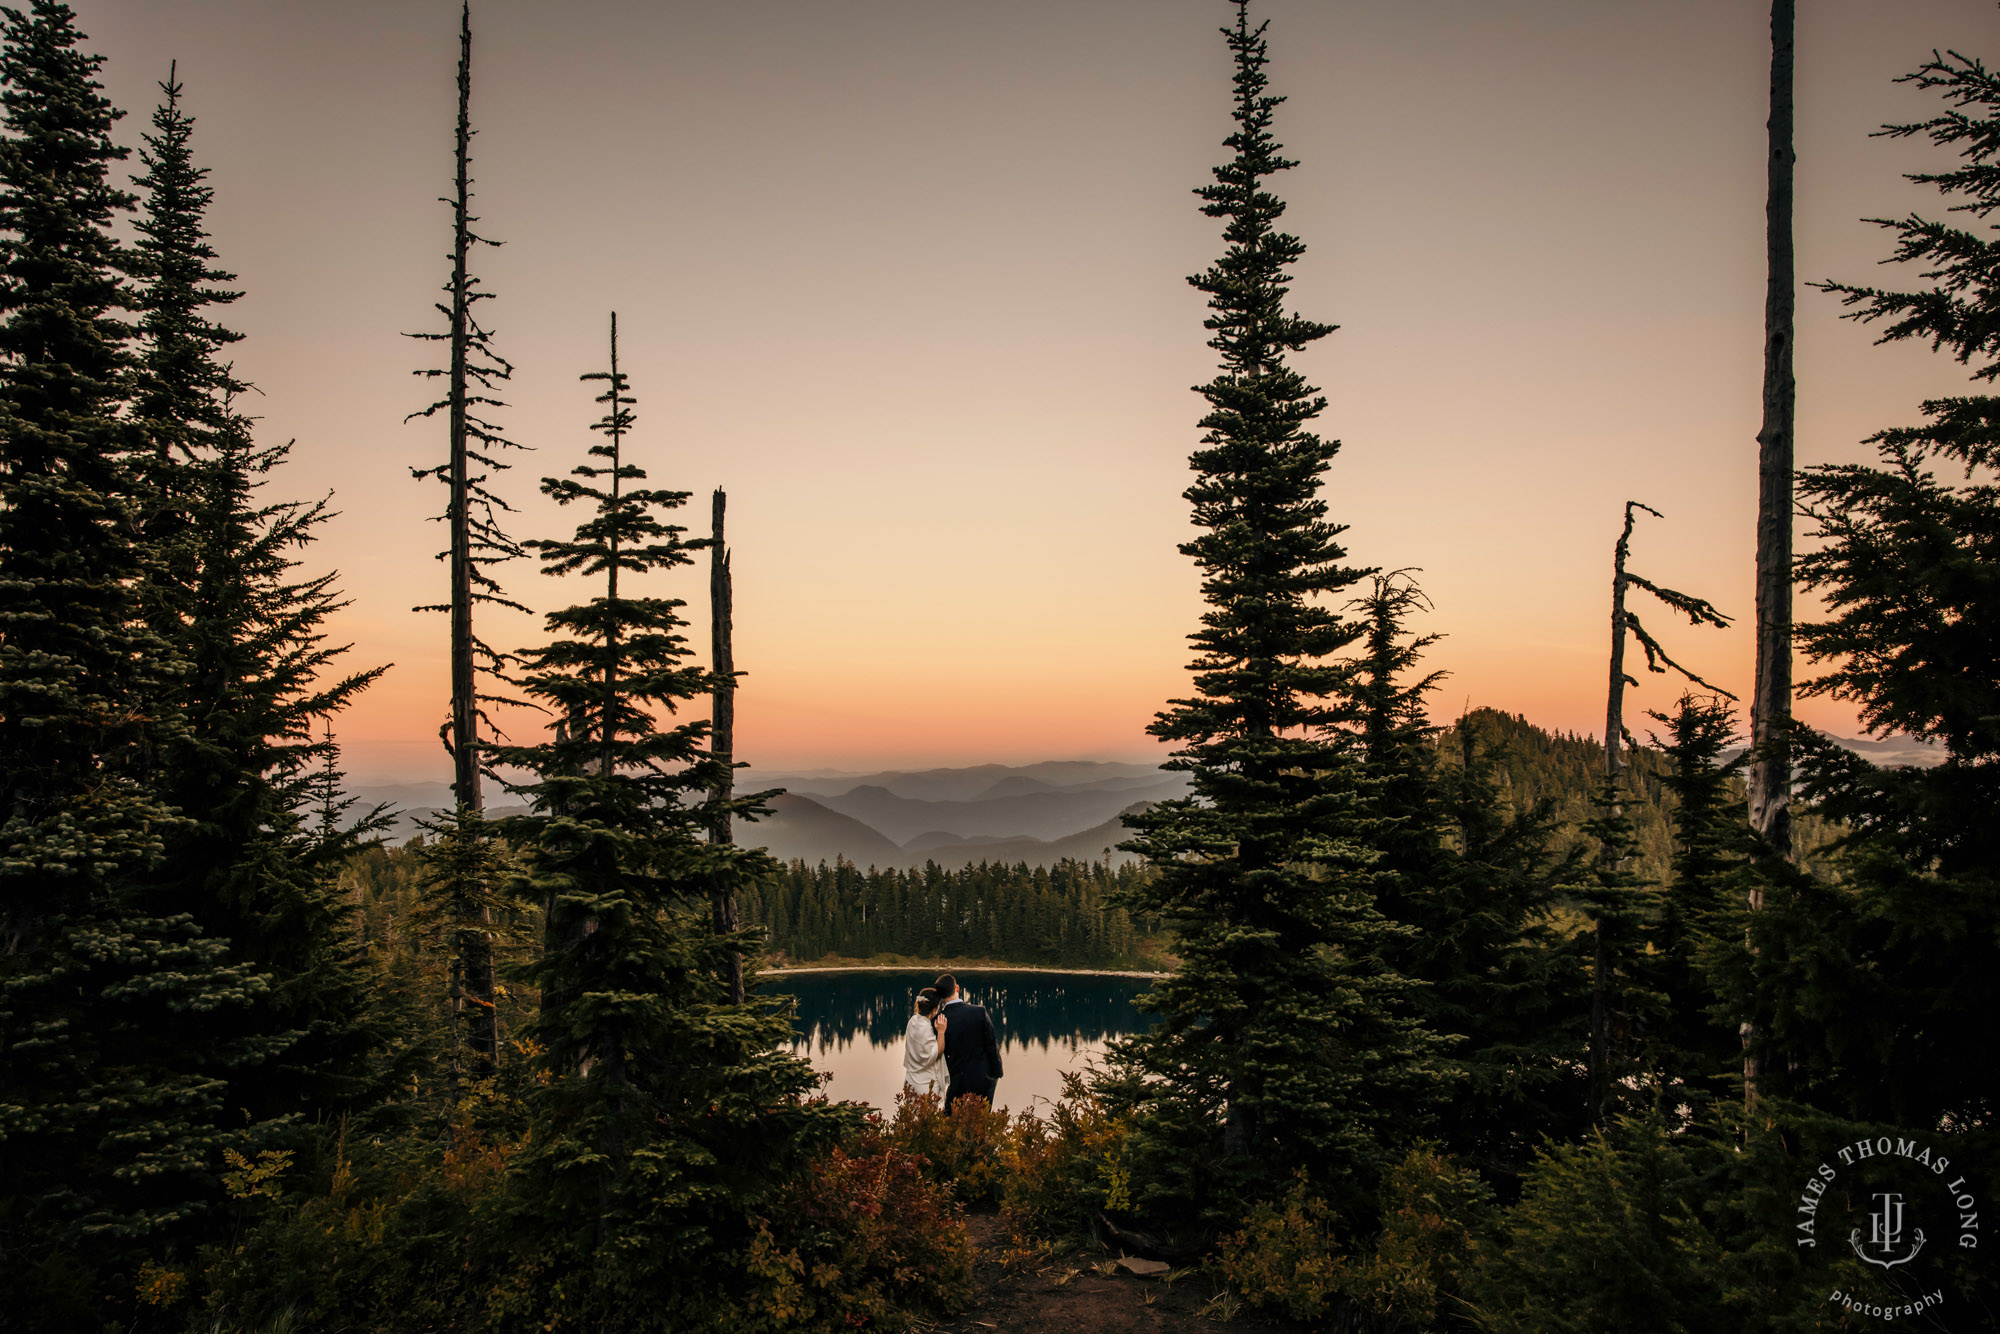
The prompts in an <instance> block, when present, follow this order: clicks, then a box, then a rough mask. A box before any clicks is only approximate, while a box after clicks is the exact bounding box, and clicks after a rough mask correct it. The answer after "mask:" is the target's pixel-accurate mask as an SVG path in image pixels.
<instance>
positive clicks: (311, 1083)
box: [133, 75, 384, 1116]
mask: <svg viewBox="0 0 2000 1334" xmlns="http://www.w3.org/2000/svg"><path fill="white" fill-rule="evenodd" d="M160 88H161V92H162V94H163V101H162V102H161V104H160V106H159V108H158V109H157V110H156V111H155V113H154V116H153V133H151V134H149V135H147V136H146V138H145V144H146V147H145V149H144V150H143V151H142V153H141V159H142V161H143V162H144V164H145V167H146V172H145V174H144V175H142V176H141V177H140V178H139V181H138V184H139V187H140V191H141V203H142V208H141V213H140V219H139V223H138V231H139V233H140V236H141V238H142V239H141V242H140V247H139V249H140V256H141V259H142V265H141V267H142V273H143V276H142V280H141V282H140V284H139V286H138V289H137V291H136V293H135V297H134V304H135V306H136V308H137V309H138V310H139V311H140V321H139V338H138V348H137V353H138V355H137V359H136V360H137V365H136V366H135V368H134V376H133V384H134V398H133V409H134V414H135V416H136V417H137V418H138V421H139V424H140V426H141V429H142V430H143V431H144V432H145V434H146V437H147V443H148V446H149V448H148V450H147V452H146V453H145V454H144V455H143V456H142V457H143V458H144V460H145V462H146V463H147V464H148V466H149V472H150V476H151V478H152V481H153V486H152V489H151V495H150V500H151V503H152V507H153V508H152V517H153V523H152V525H151V530H150V533H149V536H150V537H151V539H152V540H153V542H154V544H155V546H154V554H155V557H156V560H155V565H154V569H155V571H156V575H155V578H154V579H152V580H151V581H149V587H150V588H151V589H152V591H153V594H154V595H153V596H152V598H151V599H150V600H149V602H150V606H149V610H150V612H151V620H152V622H153V626H154V628H155V630H156V632H157V633H159V634H160V635H161V636H162V638H164V639H166V640H167V641H168V643H169V645H170V647H171V649H172V654H173V661H174V663H175V668H176V670H175V672H174V675H173V677H172V678H171V680H170V681H169V682H168V683H167V684H166V688H165V692H164V702H165V703H166V704H167V705H168V707H169V709H170V710H171V716H172V717H173V718H174V720H175V723H176V726H175V727H174V729H173V731H172V735H171V737H170V739H169V740H168V741H167V743H166V745H165V748H164V750H163V760H162V763H161V765H160V772H161V774H162V775H163V777H162V779H161V791H162V794H163V795H164V796H165V797H166V798H167V800H168V801H169V802H170V803H171V804H172V805H173V806H174V808H175V810H176V812H177V814H178V815H179V816H180V817H181V819H179V820H178V821H176V822H175V824H174V825H173V826H172V827H171V828H170V829H169V830H168V831H167V832H166V835H165V840H166V848H165V853H166V855H165V857H164V858H163V860H162V863H161V867H160V870H159V872H158V873H157V876H156V878H155V883H154V885H153V887H152V890H151V893H152V894H153V895H154V896H155V897H156V901H157V904H158V906H159V907H160V909H161V910H172V911H177V912H185V913H187V914H188V915H189V916H190V917H191V918H192V919H193V920H194V921H196V922H197V923H199V924H200V926H201V928H202V930H203V931H204V933H205V934H207V935H208V936H209V937H211V938H213V939H216V940H223V941H228V942H229V944H230V948H231V954H232V956H233V957H234V958H236V959H238V960H240V961H242V962H244V963H245V964H248V965H250V966H252V967H255V968H257V969H258V970H260V971H263V972H266V973H267V974H268V975H269V976H270V978H271V980H272V983H273V987H274V990H273V992H272V994H271V995H270V996H269V997H268V998H267V999H266V1001H265V1003H264V1004H262V1005H260V1006H258V1007H257V1009H256V1011H255V1013H254V1014H253V1015H246V1016H245V1021H246V1024H247V1025H248V1027H247V1028H246V1030H245V1033H244V1036H245V1037H246V1039H247V1038H251V1037H256V1038H258V1039H259V1040H265V1041H271V1042H279V1041H282V1042H284V1043H285V1044H286V1045H285V1049H284V1054H283V1056H282V1057H281V1058H279V1059H278V1060H277V1062H276V1063H275V1064H273V1065H263V1066H255V1067H250V1066H246V1067H243V1068H241V1069H239V1070H237V1071H236V1072H235V1073H234V1074H233V1075H232V1076H231V1079H230V1103H231V1105H232V1106H234V1107H238V1108H241V1109H244V1110H248V1111H252V1112H253V1113H262V1114H268V1115H272V1116H281V1115H288V1114H305V1113H315V1112H323V1111H325V1110H327V1109H328V1108H329V1107H331V1106H333V1105H336V1104H337V1103H338V1102H339V1100H340V1099H341V1098H343V1097H345V1096H348V1095H350V1094H351V1093H352V1092H353V1086H352V1084H351V1081H352V1079H353V1078H354V1077H355V1076H356V1074H357V1073H358V1068H359V1063H360V1059H361V1057H362V1055H363V1054H364V1052H365V1051H366V1049H367V1047H368V1045H369V1043H370V1038H369V1035H368V1031H367V1028H366V1026H365V1021H364V1018H363V1016H364V1015H365V1014H366V1011H367V1008H368V1007H367V1004H366V996H365V983H364V981H363V979H362V978H361V976H360V975H359V973H358V972H357V970H356V969H355V967H354V965H353V961H352V959H351V958H350V954H351V951H350V949H349V946H348V945H347V943H346V935H347V931H346V922H345V920H344V917H343V912H342V909H341V907H340V905H339V904H338V902H337V901H336V899H335V896H334V893H333V889H332V886H331V883H330V881H331V878H332V874H333V871H334V868H335V866H336V865H337V861H338V859H339V858H340V857H341V856H343V855H345V854H346V853H347V852H349V851H351V850H352V849H353V848H354V846H355V845H356V835H355V834H354V833H353V831H348V833H347V834H346V836H344V837H343V836H336V837H332V838H331V839H329V838H325V837H322V836H321V835H320V834H317V833H315V832H314V831H313V830H312V829H311V828H309V827H308V825H307V816H308V812H307V809H306V808H307V806H308V804H309V802H310V801H311V784H312V781H313V770H314V767H315V766H316V765H318V764H319V763H321V761H322V760H323V759H330V758H331V755H332V749H331V748H332V743H331V741H330V740H324V739H321V738H318V737H315V736H314V734H313V729H314V726H315V724H316V723H322V724H323V723H324V721H325V720H326V719H328V718H330V717H331V716H332V715H333V714H335V713H337V712H339V711H340V710H341V709H343V708H345V707H346V706H347V705H348V704H349V703H350V702H351V701H352V700H353V699H354V697H355V696H356V695H358V694H359V693H360V692H361V691H363V690H365V689H366V688H367V687H368V686H369V685H370V684H372V683H373V682H374V681H375V680H376V678H377V677H379V676H380V675H381V674H382V671H383V670H384V669H382V668H375V669H372V670H368V671H361V672H352V673H342V672H340V671H339V664H340V659H341V657H342V656H343V655H344V654H345V653H346V651H347V650H346V648H345V647H344V646H338V645H332V644H329V643H328V642H327V622H328V620H329V618H330V617H332V616H333V614H334V613H335V612H337V611H338V610H339V609H340V608H341V607H342V606H343V605H345V604H344V603H342V602H341V601H340V599H339V595H338V593H337V592H336V591H335V589H334V586H333V585H334V579H335V577H336V576H335V575H333V574H323V575H318V576H311V577H305V576H301V575H299V573H298V565H299V558H298V555H297V553H298V552H300V551H301V550H303V549H304V548H305V547H307V546H308V545H310V544H311V543H312V542H313V541H314V540H315V538H316V537H317V535H318V530H319V528H320V527H321V526H322V525H323V524H324V523H325V522H326V520H327V519H328V518H329V517H331V516H330V514H329V513H328V511H327V509H326V506H325V504H324V503H318V504H300V503H296V502H269V501H265V500H263V499H261V498H260V497H259V496H258V494H257V493H258V492H259V491H260V490H261V489H262V488H263V487H264V486H266V485H267V484H268V483H269V482H270V481H271V480H272V478H273V477H274V476H275V475H276V474H277V472H278V470H279V469H280V468H281V467H282V465H283V464H284V462H285V460H286V457H287V455H288V453H289V450H290V446H289V445H282V446H276V447H260V446H258V445H256V444H255V443H254V441H253V439H252V435H251V423H250V422H249V421H248V420H247V419H246V418H244V417H243V416H242V415H241V414H240V413H238V412H237V411H235V409H234V405H233V401H234V399H235V397H236V396H237V395H239V394H241V393H242V392H243V391H244V389H245V388H246V386H244V385H243V384H242V383H241V382H240V381H239V380H237V378H236V377H235V376H234V375H233V374H232V372H231V370H230V368H229V367H228V366H227V365H225V364H223V363H222V362H221V361H220V360H219V358H220V355H221V353H222V352H223V351H224V350H225V349H226V348H228V347H229V346H230V345H231V344H233V343H235V342H236V341H237V340H238V338H239V337H240V335H238V334H236V333H235V332H234V331H233V330H230V329H227V328H225V327H223V326H222V325H221V324H220V323H218V322H217V321H216V320H215V319H214V318H213V316H212V314H211V308H212V307H215V306H223V305H227V304H228V303H230V302H233V301H235V300H236V298H237V296H238V293H236V292H234V291H232V290H228V289H227V288H224V287H221V286H219V284H222V283H226V282H228V281H230V279H231V275H230V274H228V273H226V272H223V271H221V270H220V269H219V268H217V267H216V263H215V261H216V258H217V257H216V254H215V251H214V249H213V247H212V246H211V245H210V244H209V240H208V234H207V231H206V214H207V210H208V206H209V204H210V201H211V200H212V198H213V194H214V192H213V189H212V188H211V187H210V186H209V185H208V183H207V180H206V178H207V175H208V173H207V170H206V169H205V168H201V167H198V166H196V165H195V162H194V157H193V151H192V135H193V128H194V122H193V120H192V118H190V117H189V116H188V115H187V114H186V112H185V111H184V110H183V109H182V106H181V86H180V84H179V83H178V82H177V81H176V80H175V79H174V78H173V77H172V76H171V75H169V77H168V80H167V81H166V82H165V83H163V84H161V85H160ZM162 553H164V554H162ZM364 824H365V822H364Z"/></svg>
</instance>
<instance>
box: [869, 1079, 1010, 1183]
mask: <svg viewBox="0 0 2000 1334" xmlns="http://www.w3.org/2000/svg"><path fill="white" fill-rule="evenodd" d="M1011 1122H1012V1118H1011V1117H1010V1116H1009V1114H1008V1113H1007V1111H1006V1109H1004V1108H996V1107H994V1106H992V1105H991V1104H989V1103H988V1102H987V1101H986V1100H985V1099H984V1098H961V1099H959V1100H958V1102H957V1103H956V1104H955V1105H954V1106H953V1107H952V1109H951V1110H950V1111H949V1112H947V1111H945V1109H944V1104H943V1102H942V1101H941V1100H940V1099H939V1098H938V1096H937V1095H936V1094H934V1093H915V1092H912V1091H911V1090H910V1089H909V1088H907V1087H906V1088H904V1090H903V1091H902V1092H901V1093H900V1094H898V1095H897V1097H896V1112H895V1115H894V1116H893V1117H892V1118H891V1119H890V1121H889V1122H888V1124H887V1125H886V1126H885V1127H884V1128H883V1135H884V1140H885V1142H886V1143H887V1144H890V1145H892V1146H894V1147H895V1148H897V1149H899V1150H901V1151H902V1152H904V1153H907V1154H909V1155H911V1156H912V1157H914V1158H916V1159H918V1160H920V1163H921V1166H922V1171H923V1173H924V1175H925V1177H926V1178H928V1179H929V1180H931V1181H934V1182H937V1183H939V1184H941V1185H945V1186H948V1187H950V1189H951V1191H952V1193H953V1194H954V1195H956V1196H957V1197H958V1200H959V1202H960V1203H962V1204H968V1205H990V1204H998V1203H1000V1196H1001V1192H1002V1189H1003V1186H1004V1182H1005V1179H1006V1173H1007V1170H1008V1169H1007V1163H1006V1155H1007V1152H1008V1147H1009V1144H1010V1141H1011V1140H1012V1139H1013V1136H1014V1133H1015V1132H1014V1126H1013V1125H1012V1124H1011Z"/></svg>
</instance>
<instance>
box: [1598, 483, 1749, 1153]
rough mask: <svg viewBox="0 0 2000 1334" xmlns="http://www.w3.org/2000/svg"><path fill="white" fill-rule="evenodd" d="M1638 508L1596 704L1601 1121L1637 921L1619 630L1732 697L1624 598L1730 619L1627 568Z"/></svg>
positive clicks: (1617, 553)
mask: <svg viewBox="0 0 2000 1334" xmlns="http://www.w3.org/2000/svg"><path fill="white" fill-rule="evenodd" d="M1640 510H1644V511H1645V512H1646V513H1648V514H1650V515H1652V516H1653V517H1654V518H1659V517H1661V515H1660V512H1659V511H1658V510H1656V509H1654V508H1653V507H1652V506H1651V505H1646V504H1642V503H1641V502H1639V501H1636V500H1628V501H1626V502H1625V526H1624V527H1623V528H1622V529H1620V530H1619V533H1618V545H1617V547H1616V548H1615V549H1614V550H1613V552H1612V557H1611V680H1610V689H1609V691H1608V692H1607V694H1606V697H1605V706H1604V790H1603V795H1602V797H1601V799H1600V805H1601V810H1602V815H1601V816H1600V826H1599V830H1598V838H1599V840H1600V842H1599V848H1598V854H1597V882H1598V891H1597V892H1598V900H1597V903H1596V904H1595V907H1594V910H1593V915H1594V917H1595V923H1594V928H1595V929H1594V930H1593V932H1592V943H1591V960H1592V962H1591V983H1590V1048H1589V1054H1588V1061H1589V1066H1590V1089H1589V1093H1588V1095H1587V1096H1588V1099H1589V1113H1590V1119H1591V1121H1592V1122H1593V1123H1601V1122H1602V1121H1603V1120H1604V1119H1605V1117H1606V1116H1607V1115H1608V1114H1609V1111H1610V1108H1611V1092H1612V1084H1613V1082H1614V1081H1613V1078H1612V1070H1611V1067H1612V1061H1611V1054H1612V1053H1611V1017H1612V1016H1611V1006H1612V1002H1613V1000H1614V999H1615V997H1614V996H1613V995H1612V991H1611V979H1612V972H1613V960H1612V955H1613V951H1614V949H1616V948H1619V947H1623V946H1625V945H1627V944H1628V943H1629V941H1630V940H1631V939H1632V937H1633V934H1634V933H1636V932H1637V931H1638V930H1639V929H1640V927H1639V925H1638V919H1637V909H1636V908H1635V907H1634V905H1633V902H1632V899H1633V896H1634V895H1635V894H1636V893H1637V891H1638V889H1639V885H1638V882H1637V881H1636V880H1635V879H1634V878H1633V877H1632V876H1631V875H1630V874H1629V873H1628V872H1627V871H1626V870H1625V862H1626V860H1627V859H1628V858H1629V857H1630V855H1631V852H1632V841H1631V837H1630V832H1629V830H1628V829H1626V828H1625V827H1624V824H1623V816H1624V803H1623V798H1622V794H1621V792H1620V790H1619V786H1618V784H1619V777H1620V775H1621V774H1623V772H1624V770H1625V763H1624V759H1623V755H1624V747H1625V687H1626V686H1628V685H1629V686H1636V685H1638V684H1639V683H1638V681H1637V680H1636V679H1634V678H1633V677H1632V676H1631V675H1629V674H1628V673H1627V672H1626V670H1625V637H1626V635H1627V634H1630V635H1631V637H1632V638H1633V639H1636V640H1638V641H1639V647H1640V649H1641V650H1643V651H1644V653H1645V655H1646V670H1647V671H1649V672H1658V673H1661V674H1665V673H1666V672H1667V671H1668V670H1669V669H1672V670H1673V671H1676V672H1679V673H1680V674H1681V675H1682V676H1683V677H1685V678H1686V679H1687V680H1689V681H1691V682H1693V683H1694V684H1695V685H1698V686H1701V687H1703V688H1704V689H1707V690H1712V691H1714V692H1715V693H1716V694H1718V695H1722V696H1724V697H1726V698H1730V699H1734V698H1735V696H1733V695H1731V694H1730V693H1729V692H1728V691H1726V690H1723V689H1721V688H1720V687H1718V686H1713V685H1710V684H1709V683H1708V682H1707V681H1704V680H1702V679H1701V678H1700V677H1699V676H1697V675H1695V674H1694V673H1693V672H1691V671H1689V670H1688V669H1687V668H1685V667H1683V666H1681V665H1680V664H1679V663H1677V662H1675V661H1674V660H1673V659H1672V658H1671V657H1669V656H1668V655H1667V651H1666V650H1665V649H1664V648H1662V647H1661V646H1660V641H1659V640H1658V639H1656V638H1654V637H1653V635H1652V633H1651V632H1650V631H1648V630H1647V629H1646V627H1645V625H1644V624H1643V623H1641V621H1640V620H1639V617H1638V614H1637V613H1635V612H1634V611H1633V610H1632V608H1631V607H1630V606H1628V605H1627V602H1626V597H1627V594H1629V593H1630V592H1631V591H1632V590H1633V589H1634V588H1638V589H1643V590H1644V591H1645V592H1647V593H1650V594H1652V595H1653V597H1655V598H1656V599H1658V600H1659V601H1660V602H1663V603H1665V604H1666V606H1667V609H1668V610H1669V611H1674V612H1678V613H1680V614H1681V615H1683V616H1685V617H1687V618H1688V621H1689V623H1690V624H1692V625H1697V626H1700V625H1713V626H1716V627H1718V628H1721V627H1725V626H1727V625H1728V624H1729V621H1730V618H1729V617H1727V616H1725V615H1723V614H1722V613H1721V612H1719V611H1717V610H1716V609H1715V607H1714V606H1713V604H1711V603H1710V602H1708V600H1707V599H1705V598H1698V597H1694V596H1692V595H1691V594H1687V593H1683V592H1680V591H1679V590H1678V589H1672V588H1668V587H1665V586H1664V585H1662V584H1657V583H1654V582H1653V581H1652V580H1651V579H1648V578H1646V577H1645V576H1644V575H1641V574H1637V573H1635V572H1634V571H1633V570H1632V568H1631V566H1630V564H1629V563H1628V562H1629V560H1630V557H1631V554H1632V528H1633V525H1634V524H1635V523H1636V522H1637V521H1638V518H1639V511H1640Z"/></svg>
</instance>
